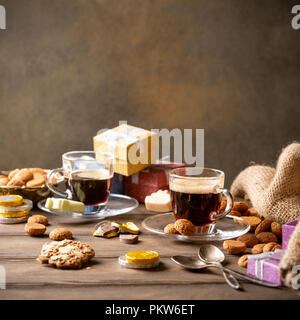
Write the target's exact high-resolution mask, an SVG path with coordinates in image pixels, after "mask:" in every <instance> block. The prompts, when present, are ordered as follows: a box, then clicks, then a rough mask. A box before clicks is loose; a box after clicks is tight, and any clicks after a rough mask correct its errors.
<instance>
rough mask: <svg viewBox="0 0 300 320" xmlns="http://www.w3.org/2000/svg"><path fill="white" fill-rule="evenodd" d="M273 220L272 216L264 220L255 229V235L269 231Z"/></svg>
mask: <svg viewBox="0 0 300 320" xmlns="http://www.w3.org/2000/svg"><path fill="white" fill-rule="evenodd" d="M271 223H272V220H271V219H270V218H266V219H265V220H263V221H262V222H261V223H260V224H259V225H258V226H257V227H256V229H255V235H258V234H259V233H261V232H267V231H269V230H270V227H271Z"/></svg>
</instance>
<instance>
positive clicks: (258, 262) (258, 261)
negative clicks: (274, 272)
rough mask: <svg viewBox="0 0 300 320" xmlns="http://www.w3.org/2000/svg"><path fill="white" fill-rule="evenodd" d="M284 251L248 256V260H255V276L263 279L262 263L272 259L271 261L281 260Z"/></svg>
mask: <svg viewBox="0 0 300 320" xmlns="http://www.w3.org/2000/svg"><path fill="white" fill-rule="evenodd" d="M284 252H285V251H284V250H281V249H277V250H275V251H274V252H266V253H261V254H254V255H251V256H250V255H249V256H248V260H249V259H254V260H255V276H256V277H257V278H259V279H261V280H263V278H264V270H263V262H264V260H267V259H273V260H279V261H280V260H281V258H282V257H283V255H284Z"/></svg>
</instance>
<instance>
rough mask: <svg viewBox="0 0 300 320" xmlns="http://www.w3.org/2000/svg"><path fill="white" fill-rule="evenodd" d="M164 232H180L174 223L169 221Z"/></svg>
mask: <svg viewBox="0 0 300 320" xmlns="http://www.w3.org/2000/svg"><path fill="white" fill-rule="evenodd" d="M164 232H165V233H169V234H179V232H178V231H177V230H176V228H175V226H174V223H169V224H167V225H166V226H165V227H164Z"/></svg>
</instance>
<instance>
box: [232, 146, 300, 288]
mask: <svg viewBox="0 0 300 320" xmlns="http://www.w3.org/2000/svg"><path fill="white" fill-rule="evenodd" d="M231 193H232V195H233V196H234V197H243V196H244V195H245V194H247V195H248V196H249V198H250V201H251V203H252V205H253V207H254V208H255V209H256V210H257V211H258V213H259V214H260V215H261V216H264V217H267V216H268V217H271V218H272V219H273V220H274V221H277V222H279V223H287V222H290V221H293V220H295V219H297V218H300V143H292V144H290V145H289V146H287V147H286V148H285V149H284V150H283V151H282V152H281V154H280V156H279V158H278V161H277V165H276V168H272V167H268V166H259V165H253V166H250V167H248V168H246V169H245V170H243V171H242V172H241V173H240V174H239V175H238V176H237V177H236V179H235V180H234V182H233V184H232V186H231ZM298 264H300V223H299V224H298V226H297V228H296V230H295V232H294V233H293V236H292V238H291V240H290V241H289V246H288V249H287V250H286V253H285V255H284V257H283V259H282V261H281V263H280V273H281V277H282V279H283V281H284V282H285V284H287V285H291V280H292V278H293V276H295V274H293V273H292V269H293V266H295V265H298Z"/></svg>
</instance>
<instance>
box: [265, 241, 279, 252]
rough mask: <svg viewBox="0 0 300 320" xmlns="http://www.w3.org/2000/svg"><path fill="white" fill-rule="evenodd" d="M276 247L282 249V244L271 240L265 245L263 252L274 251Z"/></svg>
mask: <svg viewBox="0 0 300 320" xmlns="http://www.w3.org/2000/svg"><path fill="white" fill-rule="evenodd" d="M276 249H281V245H280V244H278V243H276V242H269V243H267V244H266V245H265V246H264V249H263V252H264V253H266V252H273V251H275V250H276Z"/></svg>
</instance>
